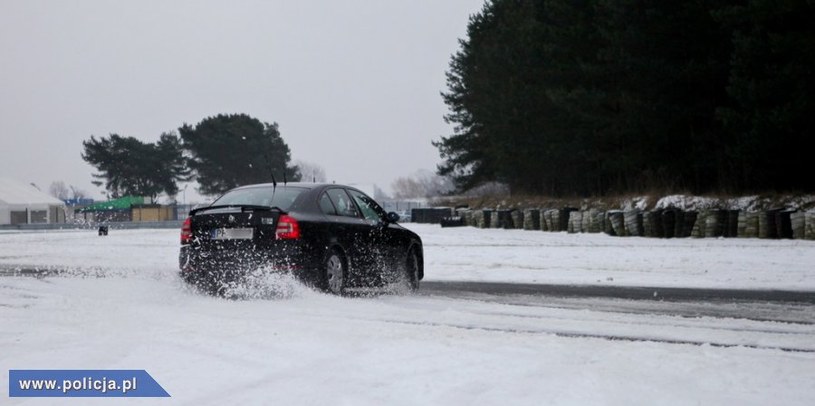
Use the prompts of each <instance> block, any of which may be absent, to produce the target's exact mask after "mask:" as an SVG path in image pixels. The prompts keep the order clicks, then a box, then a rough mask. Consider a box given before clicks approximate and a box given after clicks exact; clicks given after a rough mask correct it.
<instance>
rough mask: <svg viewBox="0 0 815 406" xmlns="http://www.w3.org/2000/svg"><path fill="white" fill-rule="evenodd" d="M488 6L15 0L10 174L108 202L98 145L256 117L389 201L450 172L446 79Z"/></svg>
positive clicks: (10, 18) (301, 155)
mask: <svg viewBox="0 0 815 406" xmlns="http://www.w3.org/2000/svg"><path fill="white" fill-rule="evenodd" d="M482 4H483V0H419V1H405V0H402V1H375V0H369V1H362V0H357V1H354V0H343V1H329V0H325V1H302V0H301V1H296V0H290V1H271V0H269V1H217V2H216V1H145V0H139V1H130V2H124V1H113V0H110V1H100V0H96V1H68V0H62V1H56V0H55V1H37V0H20V1H10V0H0V176H3V177H8V178H12V179H17V180H20V181H24V182H26V183H28V182H34V183H36V184H38V185H39V186H40V187H41V188H42V189H43V190H47V188H48V186H49V185H50V183H51V182H52V181H56V180H62V181H64V182H66V183H67V184H72V185H76V186H78V187H80V188H81V189H84V190H86V191H87V192H89V193H91V194H92V196H93V197H94V198H96V199H99V198H101V197H102V194H101V193H100V189H99V188H97V187H95V186H93V185H91V183H90V182H91V180H93V179H92V178H91V173H92V172H94V169H93V168H92V167H91V166H89V165H87V164H86V163H85V162H84V161H82V158H81V157H80V153H81V150H82V145H81V143H82V141H83V140H85V139H88V138H89V137H90V136H91V135H96V136H107V135H108V134H110V133H117V134H120V135H123V136H133V137H137V138H139V139H142V140H144V141H150V142H153V141H156V140H157V139H158V137H159V135H160V134H161V133H162V132H164V131H171V130H175V129H177V128H178V127H179V126H180V125H181V124H183V123H188V124H193V125H194V124H196V123H198V122H199V121H201V120H202V119H203V118H205V117H208V116H212V115H216V114H219V113H247V114H249V115H251V116H253V117H256V118H258V119H260V120H261V121H266V122H269V123H271V122H277V123H278V124H279V125H280V131H281V135H282V136H283V138H284V140H285V141H286V142H287V143H288V145H289V147H290V148H291V152H292V159H294V160H297V159H300V160H305V161H309V162H313V163H316V164H319V165H321V166H323V167H324V168H325V170H326V173H327V175H328V177H329V179H330V180H335V181H337V182H342V183H376V184H377V185H379V186H380V187H383V188H386V189H388V188H389V186H390V183H391V181H392V180H393V179H395V178H396V177H399V176H405V175H409V174H411V173H413V172H415V171H416V170H418V169H434V168H435V165H436V164H437V163H438V162H439V156H438V150H437V149H436V148H434V147H433V146H432V145H430V142H431V141H432V140H434V139H438V138H439V137H440V136H442V135H448V134H449V133H450V132H451V131H452V128H451V126H449V125H447V124H445V123H444V121H443V116H444V114H445V113H446V112H447V109H446V106H445V105H444V103H443V102H442V100H441V97H440V96H439V92H440V91H443V90H445V76H444V72H445V70H446V69H447V66H448V63H449V61H450V55H451V54H452V53H453V52H455V51H456V50H457V49H458V42H457V40H458V39H459V38H463V37H464V36H465V34H466V26H467V21H468V18H469V16H470V15H471V14H473V13H476V12H477V11H478V10H480V8H481V5H482ZM188 193H189V191H188ZM189 197H190V195H188V196H187V198H188V199H189Z"/></svg>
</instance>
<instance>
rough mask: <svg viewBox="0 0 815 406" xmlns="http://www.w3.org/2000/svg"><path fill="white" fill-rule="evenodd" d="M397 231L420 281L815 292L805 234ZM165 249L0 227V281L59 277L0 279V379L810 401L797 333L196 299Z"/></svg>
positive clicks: (805, 351) (236, 398)
mask: <svg viewBox="0 0 815 406" xmlns="http://www.w3.org/2000/svg"><path fill="white" fill-rule="evenodd" d="M409 227H410V228H412V229H414V230H416V231H417V232H418V233H419V234H420V235H421V236H422V238H423V240H424V242H425V256H426V279H427V280H436V281H440V280H471V281H514V282H531V283H568V284H593V285H596V284H603V285H626V286H672V287H678V286H682V287H720V288H725V287H726V288H741V289H791V290H805V291H813V292H815V271H813V268H812V264H815V243H813V242H811V241H797V240H796V241H792V240H788V241H767V240H755V239H730V240H728V239H699V240H693V239H678V240H655V239H645V238H616V237H608V236H605V235H590V234H565V233H544V232H533V231H522V230H477V229H473V228H450V229H441V228H439V227H438V226H423V225H409ZM178 238H179V236H178V232H177V231H175V230H127V231H125V230H111V233H110V235H109V236H107V237H98V236H97V235H96V233H95V231H88V230H85V231H61V232H36V233H4V234H0V271H2V270H9V269H14V268H26V269H29V268H46V269H61V270H64V269H71V270H73V271H72V272H70V273H68V274H65V275H62V276H57V277H46V278H40V279H38V278H31V277H0V348H1V349H2V351H0V370H2V369H5V370H8V369H146V370H147V371H148V372H149V373H150V374H151V375H152V376H153V377H154V378H155V379H156V380H157V381H158V382H159V383H160V384H161V385H162V386H163V387H164V388H165V389H166V390H167V391H168V392H169V393H170V394H171V395H172V398H170V399H131V400H130V401H128V403H134V404H153V403H162V404H191V405H192V404H195V405H197V404H203V405H208V404H212V405H221V404H320V405H324V404H349V405H368V404H371V405H380V404H397V405H400V404H404V405H415V404H440V405H441V404H444V405H448V404H452V405H465V404H466V405H471V404H476V405H477V404H487V405H493V404H502V405H503V404H512V405H523V404H529V405H540V404H577V405H585V404H612V405H630V404H649V405H650V404H676V405H687V404H716V405H719V404H738V405H744V404H755V405H764V404H785V405H789V404H800V405H805V404H806V405H809V404H812V399H815V325H813V324H811V323H781V322H768V321H758V320H747V319H739V318H728V317H695V318H688V317H679V316H672V315H669V314H668V315H666V314H662V313H654V314H647V313H645V314H643V313H638V312H626V311H619V310H615V309H619V307H608V308H603V307H598V306H564V305H563V304H562V303H560V302H557V301H555V300H553V301H552V302H551V303H549V302H547V301H546V300H537V301H529V302H528V303H524V302H523V300H520V299H522V298H515V300H514V301H512V303H510V302H505V303H501V302H494V301H485V300H477V299H472V300H470V299H462V298H446V297H439V296H424V295H416V296H402V295H381V296H377V297H369V298H339V297H332V296H327V295H323V294H320V293H316V292H313V291H311V290H309V289H307V288H304V287H302V286H300V285H298V284H297V283H295V282H293V281H291V280H289V279H287V278H280V277H269V278H268V279H267V283H266V284H265V285H262V286H261V287H260V288H259V289H257V290H256V291H254V292H250V293H259V294H260V295H248V296H249V297H251V298H247V299H242V300H241V299H239V300H225V299H219V298H214V297H207V296H203V295H200V294H197V293H195V292H192V291H190V290H189V289H187V288H186V287H185V286H184V285H183V284H182V283H181V281H180V280H179V279H178V278H177V277H176V267H177V259H176V256H177V252H178ZM97 276H104V277H97ZM256 296H259V297H256ZM661 306H671V304H670V303H662V304H661ZM701 306H704V304H702V305H701ZM795 310H796V311H799V312H805V313H806V312H808V311H810V312H811V311H815V310H813V307H812V306H809V305H800V306H798V307H796V309H795ZM609 337H613V338H615V339H608V338H609ZM628 338H631V339H630V340H629V339H628ZM705 343H708V344H705ZM700 344H701V345H700ZM783 349H794V350H797V351H785V350H783ZM7 385H8V382H7V381H6V380H5V379H2V380H0V404H62V403H69V402H72V403H76V402H75V401H67V400H56V399H35V398H6V397H5V396H6V394H7V393H8V387H7ZM109 402H111V401H110V400H107V401H106V400H100V399H84V400H83V401H82V404H88V403H91V404H94V403H99V404H101V403H109Z"/></svg>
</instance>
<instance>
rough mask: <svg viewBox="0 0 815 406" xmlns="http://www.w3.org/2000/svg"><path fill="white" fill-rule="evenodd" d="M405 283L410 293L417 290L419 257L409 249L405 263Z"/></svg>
mask: <svg viewBox="0 0 815 406" xmlns="http://www.w3.org/2000/svg"><path fill="white" fill-rule="evenodd" d="M405 282H406V283H407V286H408V289H410V291H411V292H415V291H417V290H419V255H418V254H416V250H415V249H413V248H411V249H410V251H408V254H407V262H406V263H405Z"/></svg>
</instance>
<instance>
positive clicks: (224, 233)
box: [209, 228, 254, 240]
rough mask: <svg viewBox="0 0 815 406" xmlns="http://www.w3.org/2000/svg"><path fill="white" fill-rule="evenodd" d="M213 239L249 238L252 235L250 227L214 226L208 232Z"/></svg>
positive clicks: (252, 231)
mask: <svg viewBox="0 0 815 406" xmlns="http://www.w3.org/2000/svg"><path fill="white" fill-rule="evenodd" d="M209 236H210V238H211V239H213V240H251V239H252V236H254V229H252V228H216V229H213V230H212V231H211V232H210V235H209Z"/></svg>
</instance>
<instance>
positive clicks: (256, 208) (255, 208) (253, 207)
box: [190, 204, 283, 215]
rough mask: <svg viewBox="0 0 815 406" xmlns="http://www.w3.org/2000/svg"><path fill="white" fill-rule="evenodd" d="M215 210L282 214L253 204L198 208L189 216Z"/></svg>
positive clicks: (270, 208) (276, 208) (278, 208)
mask: <svg viewBox="0 0 815 406" xmlns="http://www.w3.org/2000/svg"><path fill="white" fill-rule="evenodd" d="M217 209H241V212H247V211H279V212H283V209H281V208H280V207H277V206H260V205H255V204H221V205H216V206H207V207H199V208H197V209H195V210H192V211H191V212H190V215H193V214H195V213H198V212H201V211H207V210H217Z"/></svg>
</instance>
